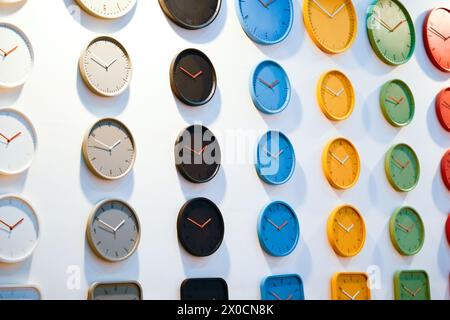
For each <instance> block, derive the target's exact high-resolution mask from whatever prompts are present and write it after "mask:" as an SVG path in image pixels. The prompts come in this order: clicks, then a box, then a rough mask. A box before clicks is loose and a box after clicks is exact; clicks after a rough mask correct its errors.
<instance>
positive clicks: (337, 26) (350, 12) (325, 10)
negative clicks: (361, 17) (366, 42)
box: [303, 0, 358, 54]
mask: <svg viewBox="0 0 450 320" xmlns="http://www.w3.org/2000/svg"><path fill="white" fill-rule="evenodd" d="M303 20H304V22H305V26H306V30H307V31H308V33H309V35H310V37H311V38H312V40H313V41H314V43H315V44H316V45H317V46H318V47H319V49H321V50H322V51H324V52H325V53H331V54H334V53H341V52H344V51H346V50H347V49H349V48H350V47H351V46H352V44H353V42H354V41H355V38H356V34H357V32H358V21H357V16H356V10H355V7H354V6H353V3H352V1H351V0H304V1H303Z"/></svg>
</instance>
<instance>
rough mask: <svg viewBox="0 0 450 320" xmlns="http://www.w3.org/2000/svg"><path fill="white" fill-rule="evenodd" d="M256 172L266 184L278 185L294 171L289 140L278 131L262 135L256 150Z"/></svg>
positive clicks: (284, 181)
mask: <svg viewBox="0 0 450 320" xmlns="http://www.w3.org/2000/svg"><path fill="white" fill-rule="evenodd" d="M255 166H256V172H257V173H258V175H259V177H260V178H261V179H262V180H263V181H264V182H266V183H268V184H272V185H280V184H284V183H286V182H288V181H289V179H290V178H291V177H292V175H293V174H294V171H295V152H294V148H293V147H292V144H291V142H290V141H289V139H288V138H287V137H286V136H285V135H284V134H283V133H281V132H279V131H269V132H267V133H266V134H264V135H263V137H262V138H261V140H260V141H259V143H258V147H257V150H256V165H255Z"/></svg>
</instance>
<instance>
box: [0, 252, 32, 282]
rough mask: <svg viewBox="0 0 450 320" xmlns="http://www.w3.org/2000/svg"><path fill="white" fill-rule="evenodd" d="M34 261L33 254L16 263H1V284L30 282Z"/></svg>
mask: <svg viewBox="0 0 450 320" xmlns="http://www.w3.org/2000/svg"><path fill="white" fill-rule="evenodd" d="M32 263H33V256H31V257H30V258H28V259H27V260H25V261H23V262H20V263H14V264H4V263H0V269H1V270H2V272H1V273H0V283H1V284H19V283H29V278H30V270H31V265H32ZM31 284H34V283H31Z"/></svg>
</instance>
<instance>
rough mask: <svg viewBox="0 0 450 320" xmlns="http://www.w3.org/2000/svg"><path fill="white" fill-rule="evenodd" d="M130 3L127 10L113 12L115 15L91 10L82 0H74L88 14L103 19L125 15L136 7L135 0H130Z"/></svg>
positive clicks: (112, 18)
mask: <svg viewBox="0 0 450 320" xmlns="http://www.w3.org/2000/svg"><path fill="white" fill-rule="evenodd" d="M131 1H132V4H131V5H130V8H129V9H128V10H125V11H124V12H121V13H120V14H115V15H102V14H100V13H97V12H95V11H94V10H92V9H91V8H89V7H88V6H86V5H85V4H84V3H83V1H82V0H76V2H77V4H78V5H79V6H80V7H81V8H82V9H83V10H84V11H85V12H86V13H87V14H89V15H90V16H93V17H95V18H100V19H103V20H115V19H119V18H122V17H124V16H126V15H127V14H128V13H130V12H131V11H133V9H134V8H135V7H136V4H137V0H131Z"/></svg>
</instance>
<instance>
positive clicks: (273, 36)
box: [235, 0, 294, 45]
mask: <svg viewBox="0 0 450 320" xmlns="http://www.w3.org/2000/svg"><path fill="white" fill-rule="evenodd" d="M235 1H236V10H237V15H238V17H239V21H240V22H241V26H242V28H243V29H244V31H245V33H246V34H247V36H248V37H249V38H250V39H251V40H253V41H255V42H257V43H259V44H263V45H271V44H275V43H279V42H281V41H283V40H284V39H285V38H286V37H287V36H288V34H289V32H290V31H291V28H292V24H293V22H294V5H293V4H292V0H281V1H280V0H277V1H273V0H258V1H245V0H235Z"/></svg>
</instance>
